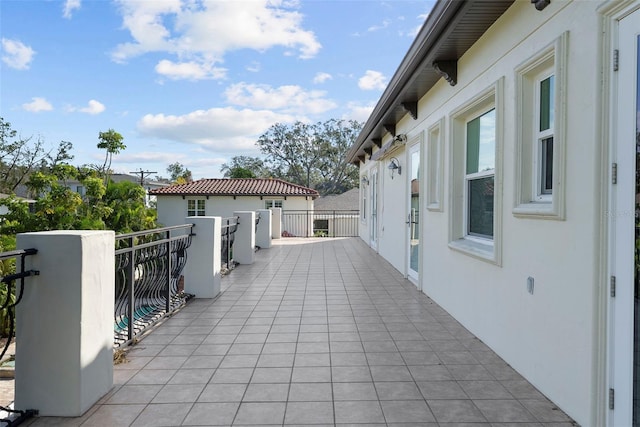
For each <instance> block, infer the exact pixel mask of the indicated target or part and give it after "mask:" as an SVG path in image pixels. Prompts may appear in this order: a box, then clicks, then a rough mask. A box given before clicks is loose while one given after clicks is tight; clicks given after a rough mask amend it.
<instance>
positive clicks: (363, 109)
mask: <svg viewBox="0 0 640 427" xmlns="http://www.w3.org/2000/svg"><path fill="white" fill-rule="evenodd" d="M374 107H375V105H374V104H369V105H361V104H358V103H355V102H350V103H348V104H347V109H348V111H347V113H345V114H344V115H343V116H342V119H344V120H356V121H359V122H366V121H367V119H368V118H369V116H370V115H371V112H372V111H373V108H374Z"/></svg>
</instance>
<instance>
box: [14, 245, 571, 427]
mask: <svg viewBox="0 0 640 427" xmlns="http://www.w3.org/2000/svg"><path fill="white" fill-rule="evenodd" d="M187 268H188V267H187ZM221 288H222V293H221V294H220V295H219V296H218V297H217V298H215V299H193V300H191V302H189V303H188V304H187V305H186V306H185V307H184V308H182V309H181V310H180V311H178V312H177V313H176V314H174V315H173V316H171V317H170V318H167V319H166V320H165V321H164V322H162V323H161V324H160V325H159V326H157V327H155V328H153V329H152V330H151V331H150V332H148V333H146V334H145V335H144V336H143V337H142V339H141V340H140V341H139V342H138V343H137V344H136V345H134V346H132V347H130V349H129V350H128V351H127V353H126V360H127V361H126V362H125V363H120V364H117V365H116V366H115V367H114V383H115V386H114V387H113V389H112V390H111V391H110V392H109V393H108V394H107V395H106V396H104V397H103V398H102V399H101V400H100V401H99V402H98V404H96V405H94V406H93V407H92V408H91V409H90V410H89V411H87V412H86V413H85V414H84V415H83V416H82V417H80V418H61V417H40V418H33V419H31V420H29V421H27V423H26V424H27V425H33V426H47V425H65V426H66V425H69V426H71V425H73V426H78V425H81V426H97V425H100V426H178V425H207V426H217V425H222V426H231V425H263V426H264V425H280V426H282V425H309V424H313V425H352V424H366V425H380V426H384V425H399V424H402V425H416V426H417V425H420V426H437V425H449V424H446V423H452V425H453V424H456V423H479V424H483V425H489V423H491V424H492V425H493V423H529V424H526V425H531V426H541V425H547V424H548V423H550V424H553V423H558V425H560V423H567V424H563V425H571V422H572V421H571V419H570V418H569V417H568V416H567V415H565V414H564V413H563V412H562V411H560V410H559V409H557V407H556V406H555V405H554V404H553V403H552V402H550V401H549V400H547V399H546V398H545V397H544V396H543V395H542V394H541V393H540V392H538V391H537V390H536V389H535V388H534V387H533V386H532V385H531V384H529V383H528V382H527V381H526V380H524V379H523V378H522V377H521V376H520V375H519V374H518V373H517V372H516V371H514V370H513V369H512V368H511V367H510V366H509V365H507V364H506V363H505V362H504V361H503V360H502V359H500V358H499V357H498V356H497V355H496V354H495V353H494V352H493V351H491V350H490V349H489V348H488V347H487V346H486V345H485V344H483V343H482V342H481V341H480V340H479V339H478V338H476V337H475V336H474V335H472V334H471V333H469V331H467V330H466V329H465V328H464V327H463V326H461V325H460V324H459V323H458V322H456V321H455V320H454V319H453V318H452V317H451V316H449V315H448V314H447V313H446V312H445V311H444V310H443V309H442V308H440V307H439V306H438V305H437V304H435V303H434V302H433V301H432V300H431V299H430V298H429V297H427V296H426V295H424V294H422V293H421V292H419V291H417V290H416V288H415V287H414V286H413V285H412V284H411V283H410V282H409V281H407V280H405V279H404V278H403V277H402V276H401V275H400V274H399V273H398V271H397V270H395V269H394V268H393V267H392V266H391V265H390V264H388V263H387V262H386V261H385V260H384V259H382V258H381V257H379V256H378V255H377V254H376V253H374V252H373V251H372V250H371V249H370V248H369V247H367V246H366V245H365V244H364V243H363V242H362V241H361V240H360V239H358V238H336V239H328V238H320V239H313V238H312V239H298V238H292V239H280V240H274V242H273V246H272V247H271V248H270V249H265V250H260V251H258V252H257V253H256V257H255V262H254V263H253V264H251V265H240V266H238V267H237V268H236V269H235V270H234V271H233V272H232V273H231V274H229V275H227V276H225V277H224V278H223V279H222V285H221ZM403 423H407V424H403ZM474 425H475V424H474Z"/></svg>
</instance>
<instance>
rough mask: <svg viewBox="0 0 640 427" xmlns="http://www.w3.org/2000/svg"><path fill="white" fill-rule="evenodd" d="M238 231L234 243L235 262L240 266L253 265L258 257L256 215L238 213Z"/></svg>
mask: <svg viewBox="0 0 640 427" xmlns="http://www.w3.org/2000/svg"><path fill="white" fill-rule="evenodd" d="M233 215H234V216H237V217H238V229H237V230H236V236H235V240H234V241H233V260H234V261H235V262H237V263H238V264H253V262H254V261H255V257H256V213H255V212H254V211H238V212H234V213H233Z"/></svg>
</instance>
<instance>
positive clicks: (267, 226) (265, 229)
mask: <svg viewBox="0 0 640 427" xmlns="http://www.w3.org/2000/svg"><path fill="white" fill-rule="evenodd" d="M258 215H260V222H259V223H258V227H257V229H256V245H257V246H259V247H260V248H262V249H269V248H270V247H271V210H270V209H260V210H258Z"/></svg>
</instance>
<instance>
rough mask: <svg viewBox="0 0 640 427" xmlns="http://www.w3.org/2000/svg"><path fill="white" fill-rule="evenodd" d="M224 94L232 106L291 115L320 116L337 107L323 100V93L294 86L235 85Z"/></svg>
mask: <svg viewBox="0 0 640 427" xmlns="http://www.w3.org/2000/svg"><path fill="white" fill-rule="evenodd" d="M224 94H225V96H226V98H227V101H228V102H230V103H232V104H234V105H240V106H243V107H250V108H265V109H270V110H281V111H283V112H288V113H291V114H294V113H298V114H305V113H311V114H320V113H324V112H326V111H329V110H332V109H334V108H336V107H337V104H336V103H335V102H333V101H331V100H329V99H326V98H325V96H326V95H327V93H326V92H325V91H320V90H312V91H305V90H304V89H303V88H301V87H300V86H295V85H286V86H280V87H277V88H273V87H271V86H269V85H258V84H249V83H237V84H234V85H232V86H229V88H228V89H227V90H226V91H225V93H224Z"/></svg>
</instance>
